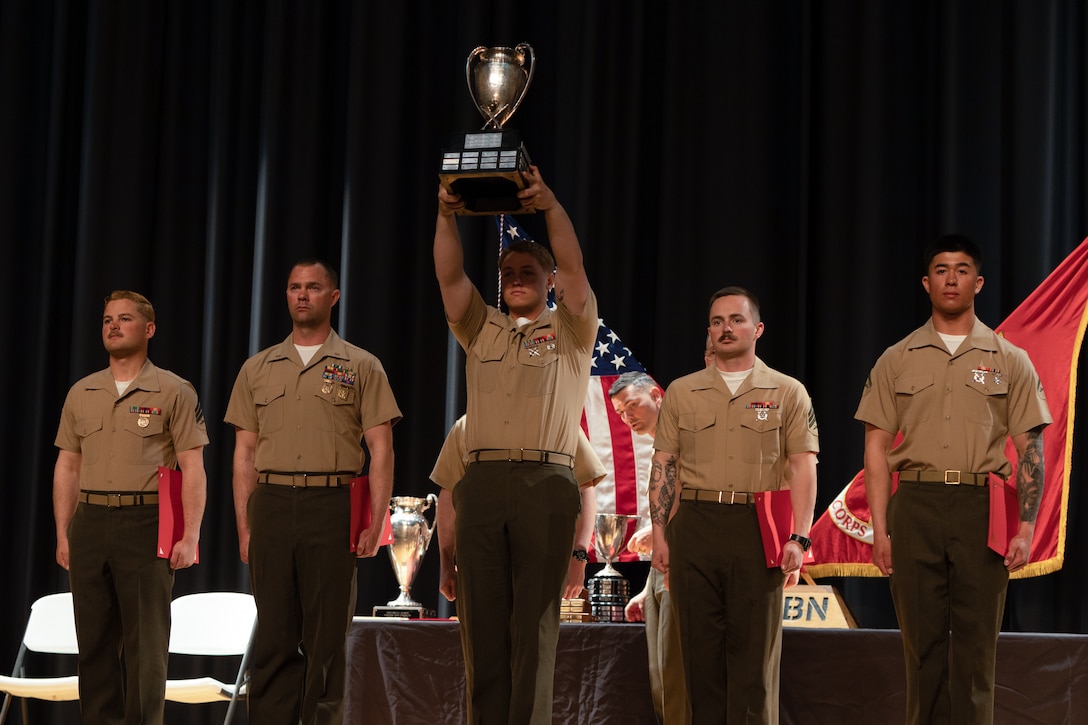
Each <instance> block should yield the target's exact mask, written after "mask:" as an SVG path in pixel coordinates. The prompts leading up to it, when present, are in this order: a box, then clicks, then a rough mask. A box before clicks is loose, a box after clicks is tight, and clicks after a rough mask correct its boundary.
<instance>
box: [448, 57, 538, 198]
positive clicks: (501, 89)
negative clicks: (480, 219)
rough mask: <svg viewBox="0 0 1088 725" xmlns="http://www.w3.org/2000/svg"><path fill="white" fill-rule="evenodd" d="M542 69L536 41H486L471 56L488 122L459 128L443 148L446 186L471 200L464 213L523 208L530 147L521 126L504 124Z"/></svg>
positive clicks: (475, 92) (473, 90)
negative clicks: (510, 44)
mask: <svg viewBox="0 0 1088 725" xmlns="http://www.w3.org/2000/svg"><path fill="white" fill-rule="evenodd" d="M535 69H536V58H535V56H534V54H533V47H532V46H531V45H529V44H528V43H521V44H519V45H517V46H515V47H514V48H485V47H483V46H480V47H478V48H476V49H474V50H473V51H472V52H471V53H469V56H468V62H467V63H466V64H465V77H466V79H467V80H468V91H469V95H470V96H471V97H472V102H473V103H474V104H475V105H476V108H477V110H479V112H480V115H482V116H483V117H484V125H483V128H482V129H481V130H480V131H478V132H474V133H464V134H455V135H454V136H453V139H452V141H451V143H450V148H448V149H446V150H444V151H443V153H442V170H441V171H440V172H439V174H438V178H439V179H440V180H441V182H442V186H444V187H445V188H446V191H449V192H450V193H453V194H458V195H459V196H460V197H461V198H462V199H463V200H464V202H465V206H464V208H462V209H461V210H460V211H458V214H463V215H481V214H502V213H506V212H516V211H522V212H526V211H527V210H524V209H522V208H521V202H520V201H519V200H518V198H517V193H518V192H519V191H521V190H522V189H524V188H525V187H526V183H525V179H524V177H523V176H522V172H523V171H528V170H529V164H531V163H532V162H531V161H530V160H529V153H528V152H527V151H526V150H525V144H523V143H522V142H521V136H520V135H519V134H518V132H517V131H512V130H509V129H504V126H505V124H506V122H507V121H509V120H510V117H511V116H513V115H514V111H516V110H517V109H518V106H520V105H521V102H522V100H524V98H525V93H526V92H527V91H528V90H529V84H530V83H531V82H532V80H533V73H534V71H535Z"/></svg>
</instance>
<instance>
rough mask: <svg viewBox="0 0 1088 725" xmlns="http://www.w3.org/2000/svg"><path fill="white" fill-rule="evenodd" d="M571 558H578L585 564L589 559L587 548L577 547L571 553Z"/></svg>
mask: <svg viewBox="0 0 1088 725" xmlns="http://www.w3.org/2000/svg"><path fill="white" fill-rule="evenodd" d="M571 558H572V559H577V560H578V561H580V562H582V563H583V564H585V563H586V562H587V561H589V553H588V552H587V551H586V550H585V549H575V550H574V552H573V553H572V554H571Z"/></svg>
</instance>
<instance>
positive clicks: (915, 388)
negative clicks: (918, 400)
mask: <svg viewBox="0 0 1088 725" xmlns="http://www.w3.org/2000/svg"><path fill="white" fill-rule="evenodd" d="M932 385H933V375H932V374H930V375H907V376H905V377H902V378H897V379H896V381H895V394H896V395H916V394H918V393H920V392H922V391H923V390H925V389H926V388H928V387H931V386H932Z"/></svg>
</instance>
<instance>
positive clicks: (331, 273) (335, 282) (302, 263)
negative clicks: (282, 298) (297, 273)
mask: <svg viewBox="0 0 1088 725" xmlns="http://www.w3.org/2000/svg"><path fill="white" fill-rule="evenodd" d="M295 267H321V268H322V269H324V270H325V274H326V275H327V276H328V278H329V284H331V285H332V288H333V289H340V275H338V274H337V273H336V269H334V268H333V266H332V265H331V264H329V263H328V262H326V261H325V260H324V259H319V258H317V257H306V258H304V259H300V260H298V261H297V262H295V263H294V264H293V265H292V266H291V270H292V271H294V269H295ZM287 278H288V279H290V278H291V274H290V272H288V274H287Z"/></svg>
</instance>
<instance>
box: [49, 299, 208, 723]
mask: <svg viewBox="0 0 1088 725" xmlns="http://www.w3.org/2000/svg"><path fill="white" fill-rule="evenodd" d="M155 331H156V327H155V309H154V308H153V307H152V306H151V303H150V302H149V301H148V300H147V298H146V297H144V296H143V295H141V294H139V293H137V292H131V291H128V290H118V291H115V292H113V293H111V294H110V295H109V297H107V298H106V304H105V309H104V310H103V312H102V344H103V346H104V347H105V348H106V352H107V353H108V354H109V367H107V368H106V369H105V370H101V371H99V372H97V373H94V374H92V375H89V376H87V377H85V378H83V379H82V380H80V381H79V382H77V383H76V384H75V385H73V386H72V388H71V390H69V391H68V397H67V398H66V399H65V401H64V408H63V410H62V411H61V418H60V427H59V430H58V431H57V438H56V446H57V448H59V449H60V450H59V451H58V453H57V464H56V469H55V470H54V473H53V512H54V516H55V518H56V525H57V563H58V564H60V565H61V566H62V567H64V568H65V569H67V570H68V575H69V579H70V582H71V586H72V603H73V606H74V607H75V615H76V641H77V644H78V646H79V656H78V661H79V708H80V712H81V713H82V716H83V722H84V723H87V725H98V724H99V723H130V724H131V723H146V724H150V723H161V722H162V721H163V711H164V709H165V704H166V665H167V658H168V648H169V644H170V599H171V592H172V589H173V585H174V571H175V570H177V569H184V568H186V567H189V566H192V564H193V561H194V559H195V557H196V549H197V544H198V542H199V539H200V522H201V520H202V519H203V517H204V501H205V495H206V487H207V477H206V475H205V472H204V446H206V445H207V444H208V433H207V430H206V429H205V425H204V413H203V411H202V410H201V408H200V401H199V400H198V399H197V394H196V390H195V389H194V388H193V386H192V385H191V384H190V383H189V382H188V381H186V380H182V379H181V378H179V377H178V376H177V375H175V374H173V373H171V372H169V371H167V370H163V369H161V368H158V367H156V366H155V365H154V364H153V363H152V362H151V361H150V360H149V359H148V357H147V349H148V343H149V341H150V340H151V338H152V337H153V336H154V335H155ZM175 465H177V466H179V467H180V468H181V473H182V491H181V508H182V512H183V515H184V517H185V528H184V533H183V536H182V538H181V540H180V541H178V542H177V543H176V544H175V545H174V549H173V552H172V553H171V555H170V558H169V559H160V558H159V557H158V538H159V508H158V500H159V495H158V473H159V471H158V469H159V466H164V467H166V468H174V467H175Z"/></svg>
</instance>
